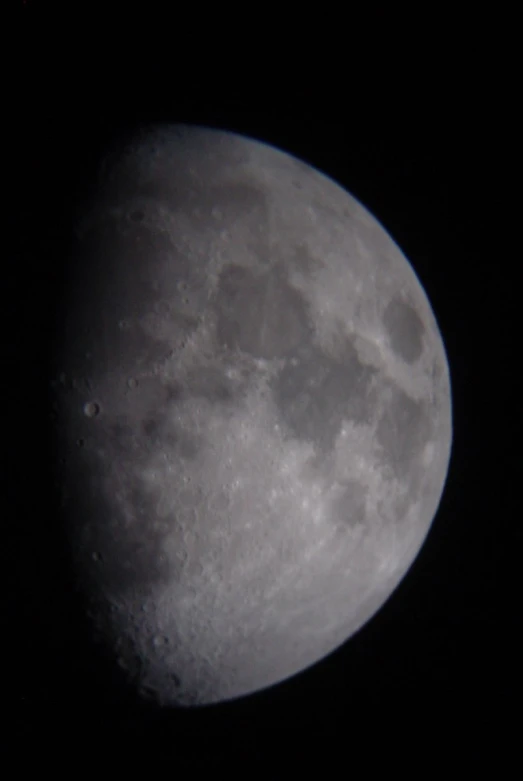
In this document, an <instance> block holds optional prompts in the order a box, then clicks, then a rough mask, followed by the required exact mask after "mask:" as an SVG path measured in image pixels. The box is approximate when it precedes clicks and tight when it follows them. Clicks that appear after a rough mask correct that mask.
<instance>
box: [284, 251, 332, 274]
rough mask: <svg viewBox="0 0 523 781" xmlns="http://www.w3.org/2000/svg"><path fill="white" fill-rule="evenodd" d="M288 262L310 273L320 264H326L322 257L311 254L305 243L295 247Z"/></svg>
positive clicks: (299, 269)
mask: <svg viewBox="0 0 523 781" xmlns="http://www.w3.org/2000/svg"><path fill="white" fill-rule="evenodd" d="M288 262H290V264H291V265H292V266H294V267H295V268H296V269H297V270H298V271H302V272H305V273H307V274H310V273H312V272H314V271H315V270H317V269H318V268H319V267H320V266H323V265H325V264H324V263H323V262H322V261H321V260H320V259H318V258H316V257H314V256H313V255H311V252H310V250H309V248H308V247H307V246H306V245H305V244H299V245H297V246H296V247H295V248H294V251H293V252H292V254H291V256H290V258H289V259H288Z"/></svg>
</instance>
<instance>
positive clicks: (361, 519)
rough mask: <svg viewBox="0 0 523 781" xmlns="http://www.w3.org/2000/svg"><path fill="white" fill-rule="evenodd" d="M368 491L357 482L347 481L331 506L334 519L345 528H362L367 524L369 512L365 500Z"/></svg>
mask: <svg viewBox="0 0 523 781" xmlns="http://www.w3.org/2000/svg"><path fill="white" fill-rule="evenodd" d="M367 493H368V489H367V488H366V487H365V486H364V485H362V483H359V482H358V481H357V480H347V481H345V482H344V484H343V486H342V490H341V491H340V493H339V494H338V495H337V496H336V497H335V499H334V501H333V502H332V505H331V511H332V518H333V520H334V522H335V523H336V522H339V524H340V525H341V526H342V527H343V526H351V527H356V526H361V525H363V524H364V523H365V520H366V518H367V512H366V508H365V498H366V496H367Z"/></svg>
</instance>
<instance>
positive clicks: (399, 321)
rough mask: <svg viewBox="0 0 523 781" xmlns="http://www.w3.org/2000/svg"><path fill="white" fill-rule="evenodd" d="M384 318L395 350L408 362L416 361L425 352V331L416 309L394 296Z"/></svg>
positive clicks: (384, 323)
mask: <svg viewBox="0 0 523 781" xmlns="http://www.w3.org/2000/svg"><path fill="white" fill-rule="evenodd" d="M382 320H383V325H384V326H385V328H386V330H387V336H388V338H389V341H390V345H391V347H392V349H393V350H394V352H395V353H397V354H398V355H399V356H400V357H401V358H403V360H404V361H406V363H414V361H416V360H417V359H418V358H419V357H420V355H421V353H422V352H423V334H424V331H425V329H424V327H423V323H422V321H421V318H420V316H419V315H418V313H417V312H416V310H415V309H413V307H412V306H410V305H409V304H407V303H406V302H405V301H403V300H402V299H401V298H393V299H392V301H390V303H389V304H388V305H387V308H386V309H385V312H384V314H383V318H382Z"/></svg>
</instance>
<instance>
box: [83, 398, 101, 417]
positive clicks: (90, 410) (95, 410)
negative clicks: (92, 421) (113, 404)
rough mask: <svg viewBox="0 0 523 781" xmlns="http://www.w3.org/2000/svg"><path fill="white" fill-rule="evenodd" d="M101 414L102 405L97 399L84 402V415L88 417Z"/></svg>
mask: <svg viewBox="0 0 523 781" xmlns="http://www.w3.org/2000/svg"><path fill="white" fill-rule="evenodd" d="M99 414H100V405H99V404H98V402H96V401H88V402H87V403H86V404H84V415H85V417H86V418H96V417H97V415H99Z"/></svg>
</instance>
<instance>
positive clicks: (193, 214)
mask: <svg viewBox="0 0 523 781" xmlns="http://www.w3.org/2000/svg"><path fill="white" fill-rule="evenodd" d="M75 231H76V232H75V248H74V255H73V261H72V262H71V266H70V269H69V280H68V285H67V294H66V299H65V306H64V312H63V320H62V321H61V323H60V330H59V339H58V340H57V346H56V356H57V365H58V364H59V369H60V370H59V371H58V372H57V376H56V377H54V378H53V388H54V391H53V393H54V394H55V397H56V404H57V406H58V410H59V414H58V417H57V423H56V437H57V440H56V441H57V443H58V448H57V453H59V454H60V455H61V467H60V470H61V471H60V487H61V512H62V514H63V518H64V521H65V528H66V531H67V536H68V540H69V544H70V551H71V560H72V562H73V564H74V568H75V572H76V574H77V577H78V582H79V585H80V587H81V588H82V590H83V593H84V594H85V595H86V598H87V599H88V601H89V605H90V617H91V620H92V622H93V626H94V629H95V630H96V631H97V633H98V636H99V637H100V638H101V641H102V642H103V644H104V645H105V646H106V648H107V649H108V651H109V652H110V654H111V656H112V658H113V659H114V663H115V664H118V665H119V667H120V668H121V669H122V670H123V671H124V673H125V675H126V676H127V677H128V680H129V682H130V683H131V684H132V686H133V687H135V689H136V691H137V692H138V693H139V695H140V696H141V697H144V698H146V699H150V700H152V701H154V702H155V703H157V704H159V705H160V706H166V707H171V706H174V707H187V706H199V705H207V704H211V703H218V702H223V701H227V700H233V699H236V698H238V697H242V696H245V695H248V694H251V693H253V692H256V691H258V690H261V689H264V688H267V687H269V686H272V685H274V684H277V683H279V682H281V681H284V680H285V679H287V678H289V677H290V676H293V675H295V674H296V673H298V672H300V671H302V670H305V669H306V668H308V667H310V666H311V665H313V664H314V663H316V662H318V661H319V660H321V659H322V658H324V657H325V656H326V655H328V654H329V653H331V652H332V651H334V650H335V649H336V648H338V647H339V646H340V645H341V644H342V643H344V642H346V641H347V640H348V639H349V638H350V637H351V636H353V635H354V633H355V632H357V631H358V630H359V629H360V628H361V627H362V626H363V625H364V624H365V623H366V622H368V621H369V620H370V619H371V618H372V616H373V615H374V614H375V613H376V612H377V611H378V610H379V608H380V607H381V606H382V605H383V604H384V603H385V602H386V600H387V599H388V598H389V597H390V595H391V594H392V592H393V591H394V590H395V588H396V587H397V586H398V584H399V583H400V581H401V580H402V579H403V578H404V576H405V575H406V573H407V571H408V570H409V568H410V566H411V565H412V563H413V561H414V559H415V558H416V556H417V555H418V553H419V551H420V548H421V546H422V545H423V543H424V541H425V539H426V536H427V534H428V532H429V529H430V526H431V523H432V521H433V519H434V516H435V514H436V512H437V509H438V506H439V502H440V499H441V496H442V492H443V488H444V485H445V480H446V475H447V470H448V464H449V459H450V450H451V443H452V410H451V385H450V376H449V367H448V363H447V359H446V354H445V349H444V345H443V340H442V337H441V334H440V331H439V328H438V324H437V322H436V319H435V316H434V313H433V311H432V309H431V306H430V303H429V301H428V299H427V296H426V294H425V292H424V289H423V287H422V285H421V283H420V281H419V279H418V277H417V276H416V274H415V272H414V271H413V269H412V267H411V265H410V264H409V262H408V261H407V259H406V258H405V256H404V255H403V253H402V252H401V250H400V249H399V247H398V246H397V245H396V244H395V242H394V241H393V239H392V238H391V237H390V235H389V234H388V233H387V232H386V230H385V229H384V228H383V227H382V226H381V225H380V224H379V223H378V222H377V220H376V219H375V218H374V217H373V216H372V215H371V214H370V213H369V211H367V209H366V208H364V206H363V205H362V204H361V203H359V202H358V201H357V200H356V199H355V198H354V197H352V196H351V195H350V194H349V193H348V192H346V191H345V190H344V189H343V188H342V187H340V186H339V185H338V184H337V183H335V182H334V181H333V180H331V179H329V178H328V177H327V176H325V175H324V174H322V173H321V172H319V171H317V170H316V169H314V168H313V167H311V166H310V165H309V164H307V163H305V162H303V161H301V160H298V159H296V158H294V157H293V156H291V155H289V154H287V153H285V152H283V151H280V150H278V149H275V148H273V147H271V146H270V145H268V144H265V143H262V142H260V141H257V140H254V139H251V138H246V137H243V136H240V135H238V134H235V133H231V132H226V131H223V130H217V129H211V128H207V127H197V126H188V125H161V126H154V127H148V128H146V129H144V130H143V131H142V132H141V133H140V134H137V135H136V136H133V137H132V138H128V139H126V140H125V142H123V141H122V144H121V146H120V147H118V148H117V147H115V148H114V149H113V150H112V152H111V154H109V155H108V156H107V158H106V159H105V160H104V162H103V165H102V166H101V167H100V171H99V172H98V179H97V186H96V188H95V190H94V192H93V195H92V197H91V199H90V201H89V204H88V206H86V208H85V210H84V212H83V213H82V214H81V217H80V219H79V220H78V222H77V224H76V226H75Z"/></svg>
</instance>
